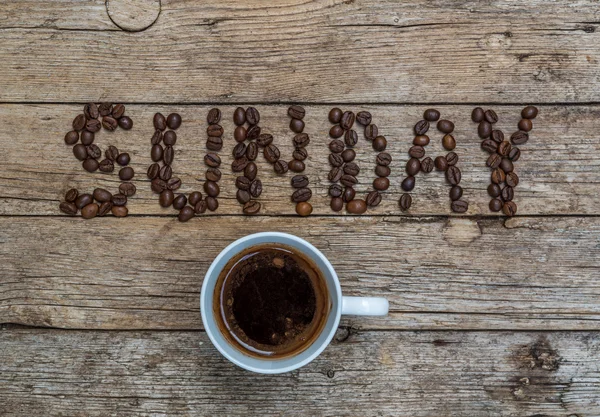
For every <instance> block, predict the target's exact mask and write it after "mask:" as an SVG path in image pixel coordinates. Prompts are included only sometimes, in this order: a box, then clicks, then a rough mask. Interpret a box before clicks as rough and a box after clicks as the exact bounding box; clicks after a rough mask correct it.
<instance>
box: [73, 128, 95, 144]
mask: <svg viewBox="0 0 600 417" xmlns="http://www.w3.org/2000/svg"><path fill="white" fill-rule="evenodd" d="M74 133H77V132H74ZM94 136H95V135H94V133H92V132H90V131H89V130H84V131H83V132H81V143H83V144H84V145H86V146H87V145H91V144H92V143H94Z"/></svg>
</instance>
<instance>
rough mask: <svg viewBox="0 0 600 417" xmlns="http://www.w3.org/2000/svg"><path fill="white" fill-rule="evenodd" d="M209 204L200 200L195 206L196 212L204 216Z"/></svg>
mask: <svg viewBox="0 0 600 417" xmlns="http://www.w3.org/2000/svg"><path fill="white" fill-rule="evenodd" d="M206 208H207V204H206V201H204V200H200V201H198V202H197V203H196V204H195V205H194V212H195V213H196V214H204V213H205V212H206Z"/></svg>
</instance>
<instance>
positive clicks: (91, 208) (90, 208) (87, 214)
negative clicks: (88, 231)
mask: <svg viewBox="0 0 600 417" xmlns="http://www.w3.org/2000/svg"><path fill="white" fill-rule="evenodd" d="M98 208H99V207H98V204H96V203H90V204H88V205H87V206H85V207H84V208H82V209H81V217H83V218H84V219H93V218H94V217H96V215H97V214H98Z"/></svg>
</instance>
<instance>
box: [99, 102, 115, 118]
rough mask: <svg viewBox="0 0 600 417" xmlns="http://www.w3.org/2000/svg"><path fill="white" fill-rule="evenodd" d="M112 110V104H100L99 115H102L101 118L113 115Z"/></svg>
mask: <svg viewBox="0 0 600 417" xmlns="http://www.w3.org/2000/svg"><path fill="white" fill-rule="evenodd" d="M112 108H113V105H112V103H100V105H99V106H98V113H100V116H108V115H109V114H111V113H112Z"/></svg>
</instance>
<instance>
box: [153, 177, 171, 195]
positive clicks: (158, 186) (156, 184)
mask: <svg viewBox="0 0 600 417" xmlns="http://www.w3.org/2000/svg"><path fill="white" fill-rule="evenodd" d="M150 189H151V190H152V191H153V192H154V193H156V194H160V193H161V192H163V191H164V190H166V189H167V183H166V182H165V181H163V180H161V179H160V178H155V179H153V180H152V181H151V182H150Z"/></svg>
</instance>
